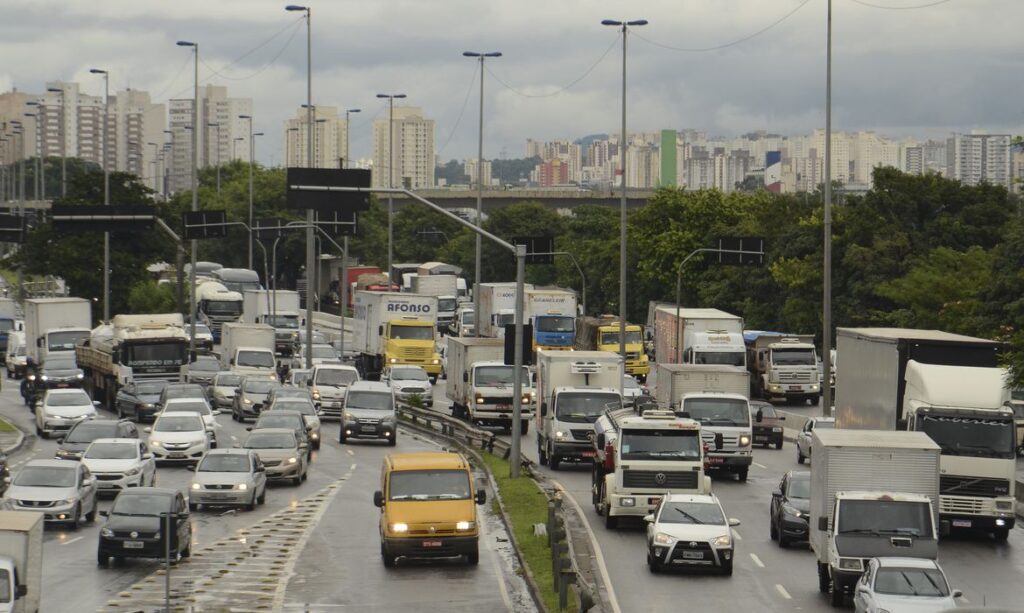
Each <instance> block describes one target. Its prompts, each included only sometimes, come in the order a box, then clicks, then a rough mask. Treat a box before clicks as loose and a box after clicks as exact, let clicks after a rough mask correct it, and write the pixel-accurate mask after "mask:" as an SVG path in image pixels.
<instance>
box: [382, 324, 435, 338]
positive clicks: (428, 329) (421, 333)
mask: <svg viewBox="0 0 1024 613" xmlns="http://www.w3.org/2000/svg"><path fill="white" fill-rule="evenodd" d="M391 338H393V339H395V340H407V341H432V340H434V328H433V326H403V325H400V324H394V325H392V326H391Z"/></svg>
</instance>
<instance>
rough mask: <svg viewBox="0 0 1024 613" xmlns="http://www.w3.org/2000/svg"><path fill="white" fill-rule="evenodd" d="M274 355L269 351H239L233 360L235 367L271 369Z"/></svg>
mask: <svg viewBox="0 0 1024 613" xmlns="http://www.w3.org/2000/svg"><path fill="white" fill-rule="evenodd" d="M274 365H275V364H274V354H273V352H271V351H245V350H242V351H239V352H238V357H237V358H235V366H243V367H245V366H249V367H252V368H273V367H274Z"/></svg>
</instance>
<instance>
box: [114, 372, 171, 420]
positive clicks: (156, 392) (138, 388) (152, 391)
mask: <svg viewBox="0 0 1024 613" xmlns="http://www.w3.org/2000/svg"><path fill="white" fill-rule="evenodd" d="M165 387H167V381H139V382H137V383H129V384H128V385H126V386H124V387H122V388H121V389H119V390H117V398H115V399H114V410H115V411H117V416H118V417H119V418H122V417H130V418H132V419H134V420H135V421H137V422H142V421H143V420H148V421H153V419H154V417H155V416H156V412H157V408H156V404H157V402H158V401H159V400H160V394H161V393H163V391H164V388H165Z"/></svg>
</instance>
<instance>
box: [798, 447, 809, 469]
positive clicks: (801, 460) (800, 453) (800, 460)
mask: <svg viewBox="0 0 1024 613" xmlns="http://www.w3.org/2000/svg"><path fill="white" fill-rule="evenodd" d="M806 459H807V458H806V457H805V456H804V454H803V453H802V452H801V451H800V445H797V446H796V463H797V464H803V463H804V460H806Z"/></svg>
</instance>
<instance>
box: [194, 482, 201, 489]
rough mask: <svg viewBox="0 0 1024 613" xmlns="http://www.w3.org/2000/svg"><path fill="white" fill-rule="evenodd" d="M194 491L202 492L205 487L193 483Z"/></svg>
mask: <svg viewBox="0 0 1024 613" xmlns="http://www.w3.org/2000/svg"><path fill="white" fill-rule="evenodd" d="M192 489H194V490H201V489H203V486H201V485H199V484H198V483H193V484H192Z"/></svg>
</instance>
